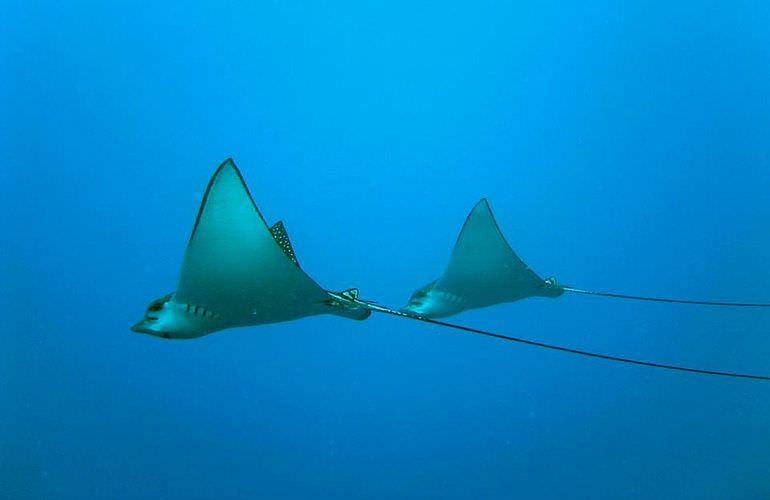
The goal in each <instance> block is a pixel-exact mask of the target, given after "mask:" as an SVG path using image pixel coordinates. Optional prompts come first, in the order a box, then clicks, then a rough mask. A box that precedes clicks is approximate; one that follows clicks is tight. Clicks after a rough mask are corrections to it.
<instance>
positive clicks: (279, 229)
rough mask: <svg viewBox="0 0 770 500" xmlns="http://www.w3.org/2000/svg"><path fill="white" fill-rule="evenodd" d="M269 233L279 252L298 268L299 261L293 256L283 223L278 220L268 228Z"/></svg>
mask: <svg viewBox="0 0 770 500" xmlns="http://www.w3.org/2000/svg"><path fill="white" fill-rule="evenodd" d="M270 232H271V233H272V234H273V239H275V242H276V243H278V246H279V247H281V250H283V253H285V254H286V256H287V257H288V258H290V259H291V260H292V262H294V263H295V264H297V265H298V266H299V261H298V260H297V256H296V255H295V254H294V249H293V248H292V246H291V241H290V240H289V234H288V233H287V232H286V228H285V227H284V225H283V221H280V220H279V221H278V222H276V223H275V224H273V226H272V227H271V228H270Z"/></svg>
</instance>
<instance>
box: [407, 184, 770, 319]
mask: <svg viewBox="0 0 770 500" xmlns="http://www.w3.org/2000/svg"><path fill="white" fill-rule="evenodd" d="M564 292H571V293H579V294H585V295H592V296H602V297H613V298H619V299H629V300H643V301H651V302H670V303H676V304H697V305H709V306H728V307H770V304H767V303H748V302H713V301H706V300H687V299H670V298H662V297H643V296H639V295H625V294H620V293H612V292H599V291H594V290H585V289H582V288H575V287H572V286H566V285H559V284H557V282H556V279H555V278H553V277H551V278H548V279H543V278H541V277H540V276H538V275H537V274H536V273H535V272H534V271H533V270H532V269H530V268H529V267H528V266H527V264H525V263H524V261H522V260H521V258H520V257H519V256H518V255H516V252H514V251H513V248H511V246H510V245H509V244H508V242H507V241H506V240H505V237H504V236H503V233H502V231H500V227H499V226H498V225H497V221H495V216H494V215H493V214H492V209H491V208H490V206H489V202H487V200H486V199H482V200H481V201H479V202H478V203H477V204H476V206H474V207H473V210H471V212H470V214H468V217H467V218H466V219H465V224H463V227H462V229H461V230H460V235H459V236H458V237H457V241H456V242H455V246H454V250H453V251H452V255H451V257H450V258H449V264H447V267H446V269H445V270H444V273H443V274H442V275H441V277H440V278H439V279H437V280H435V281H432V282H430V283H428V284H427V285H425V286H423V287H421V288H419V289H418V290H417V291H416V292H414V293H413V294H412V297H411V298H410V299H409V302H408V303H407V304H406V305H405V306H404V307H402V308H401V311H402V312H404V313H407V314H415V315H418V316H422V317H426V318H445V317H447V316H452V315H454V314H458V313H460V312H463V311H467V310H469V309H477V308H481V307H488V306H492V305H495V304H501V303H505V302H514V301H517V300H521V299H526V298H528V297H551V298H556V297H560V296H561V295H562V294H564Z"/></svg>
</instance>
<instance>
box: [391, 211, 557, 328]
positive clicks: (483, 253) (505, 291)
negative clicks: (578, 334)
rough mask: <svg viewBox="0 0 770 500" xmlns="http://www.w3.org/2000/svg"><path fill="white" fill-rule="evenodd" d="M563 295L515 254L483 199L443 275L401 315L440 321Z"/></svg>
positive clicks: (458, 239) (468, 223) (456, 245)
mask: <svg viewBox="0 0 770 500" xmlns="http://www.w3.org/2000/svg"><path fill="white" fill-rule="evenodd" d="M563 292H564V291H563V290H562V289H561V288H560V287H559V286H557V285H556V282H555V280H553V281H551V280H544V279H542V278H541V277H540V276H538V275H537V274H536V273H535V272H534V271H532V270H531V269H530V268H529V267H528V266H527V265H526V264H525V263H524V262H523V261H522V260H521V259H520V258H519V256H518V255H516V252H514V251H513V249H512V248H511V247H510V245H509V244H508V242H507V241H506V240H505V237H504V236H503V234H502V232H501V231H500V228H499V226H498V225H497V222H496V221H495V217H494V215H493V214H492V210H491V208H490V207H489V203H488V202H487V200H486V199H482V200H481V201H479V202H478V203H477V204H476V206H475V207H473V210H471V213H470V214H469V215H468V218H467V219H466V220H465V224H464V225H463V228H462V229H461V231H460V235H459V236H458V237H457V242H456V243H455V247H454V250H453V251H452V256H451V257H450V259H449V264H448V265H447V268H446V269H445V270H444V274H443V275H442V276H441V277H440V278H439V279H438V280H436V281H434V282H432V283H429V284H428V285H426V286H424V287H422V288H420V289H419V290H417V291H416V292H415V293H414V294H413V295H412V297H411V299H410V300H409V303H408V304H407V305H406V306H405V307H404V308H402V311H403V312H406V313H412V314H417V315H420V316H424V317H429V318H439V317H445V316H451V315H453V314H457V313H459V312H462V311H465V310H468V309H476V308H480V307H487V306H491V305H494V304H500V303H503V302H513V301H516V300H521V299H524V298H527V297H558V296H560V295H561V294H562V293H563Z"/></svg>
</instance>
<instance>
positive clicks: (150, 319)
mask: <svg viewBox="0 0 770 500" xmlns="http://www.w3.org/2000/svg"><path fill="white" fill-rule="evenodd" d="M173 295H174V294H173V293H170V294H168V295H165V296H163V297H161V298H159V299H157V300H153V301H152V302H151V303H150V305H149V306H147V310H146V311H145V313H144V318H142V320H141V321H139V322H138V323H137V324H135V325H134V326H132V327H131V331H134V332H136V333H144V334H147V335H152V336H154V337H160V338H164V339H191V338H195V337H201V336H203V335H206V334H209V333H212V332H214V331H217V330H221V329H222V328H224V326H223V325H221V324H220V323H221V318H219V317H215V316H214V315H213V314H211V313H210V312H208V311H206V310H204V309H203V308H201V307H195V308H193V307H190V306H189V305H187V304H178V303H176V302H174V301H173V300H172V297H173Z"/></svg>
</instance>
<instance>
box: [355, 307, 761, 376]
mask: <svg viewBox="0 0 770 500" xmlns="http://www.w3.org/2000/svg"><path fill="white" fill-rule="evenodd" d="M352 300H353V301H355V302H356V303H358V304H360V305H365V306H366V307H368V308H369V309H370V310H372V311H376V312H380V313H384V314H390V315H392V316H398V317H400V318H407V319H411V320H414V321H421V322H423V323H429V324H432V325H437V326H443V327H446V328H453V329H455V330H462V331H464V332H468V333H476V334H478V335H485V336H487V337H493V338H496V339H501V340H507V341H509V342H516V343H519V344H524V345H529V346H533V347H539V348H541V349H550V350H552V351H559V352H565V353H568V354H575V355H578V356H586V357H589V358H594V359H604V360H606V361H615V362H618V363H626V364H632V365H637V366H646V367H649V368H659V369H664V370H673V371H678V372H688V373H696V374H699V375H713V376H718V377H729V378H740V379H750V380H764V381H770V375H758V374H751V373H739V372H726V371H718V370H706V369H702V368H692V367H688V366H679V365H670V364H665V363H657V362H654V361H644V360H639V359H632V358H625V357H621V356H613V355H610V354H601V353H598V352H592V351H584V350H582V349H573V348H571V347H564V346H559V345H555V344H547V343H545V342H538V341H535V340H529V339H525V338H521V337H513V336H509V335H502V334H500V333H493V332H488V331H486V330H479V329H477V328H471V327H468V326H462V325H457V324H454V323H447V322H445V321H439V320H436V319H431V318H426V317H424V316H417V315H412V314H407V313H404V312H401V311H397V310H394V309H391V308H389V307H386V306H382V305H379V304H376V303H374V302H369V301H365V300H361V299H359V298H358V297H357V296H356V297H355V298H353V299H352Z"/></svg>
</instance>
